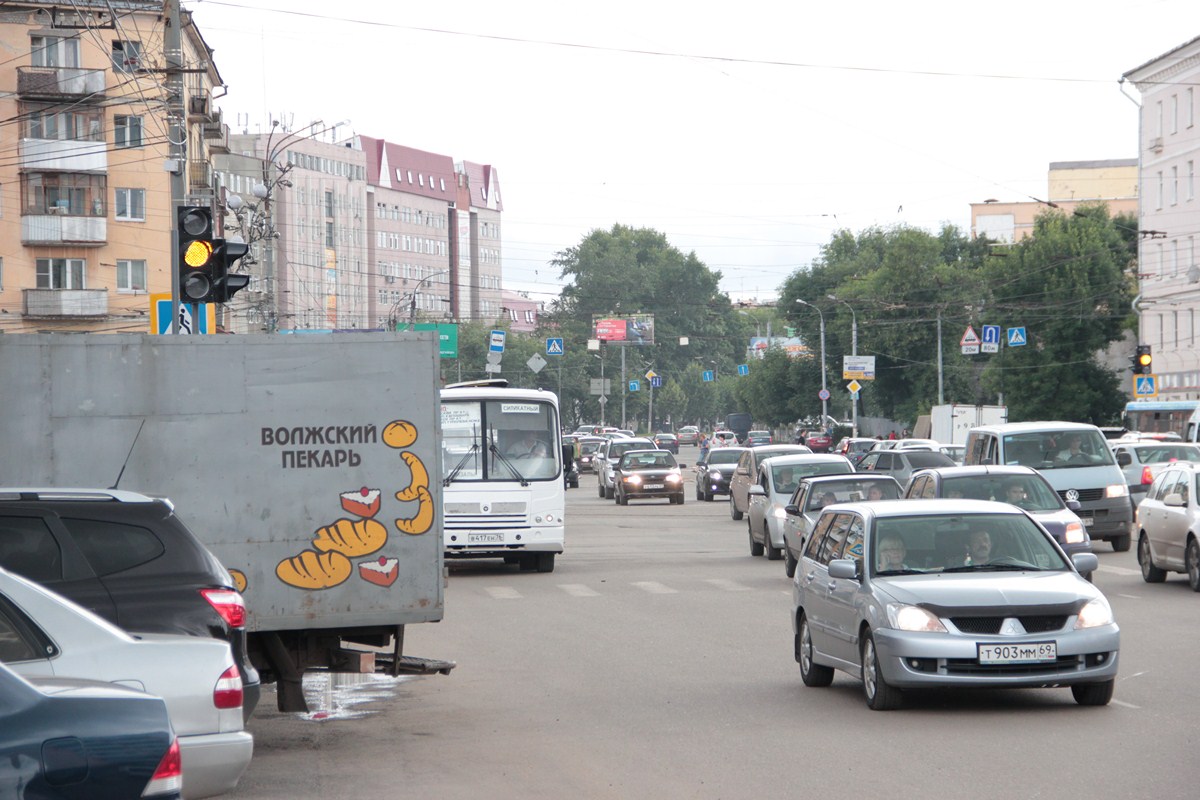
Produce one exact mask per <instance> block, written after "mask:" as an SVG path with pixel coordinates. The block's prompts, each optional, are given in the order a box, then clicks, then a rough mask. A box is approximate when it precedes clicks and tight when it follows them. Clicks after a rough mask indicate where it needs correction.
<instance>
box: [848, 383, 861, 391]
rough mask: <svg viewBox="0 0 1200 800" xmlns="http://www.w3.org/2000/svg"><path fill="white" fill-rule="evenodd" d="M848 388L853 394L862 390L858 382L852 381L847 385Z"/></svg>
mask: <svg viewBox="0 0 1200 800" xmlns="http://www.w3.org/2000/svg"><path fill="white" fill-rule="evenodd" d="M846 388H847V389H849V390H850V391H852V392H857V391H858V390H860V389H862V384H861V383H859V382H858V381H850V382H849V383H848V384H846Z"/></svg>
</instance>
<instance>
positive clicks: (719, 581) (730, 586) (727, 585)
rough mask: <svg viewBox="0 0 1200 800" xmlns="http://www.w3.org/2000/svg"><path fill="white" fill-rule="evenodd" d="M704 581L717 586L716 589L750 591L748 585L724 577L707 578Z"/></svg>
mask: <svg viewBox="0 0 1200 800" xmlns="http://www.w3.org/2000/svg"><path fill="white" fill-rule="evenodd" d="M704 582H705V583H711V584H712V585H713V586H715V587H717V588H718V589H724V590H725V591H727V592H748V591H750V587H749V586H743V585H742V584H740V583H738V582H737V581H731V580H728V579H726V578H708V579H706V580H705V581H704Z"/></svg>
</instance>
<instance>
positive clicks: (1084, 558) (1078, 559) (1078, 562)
mask: <svg viewBox="0 0 1200 800" xmlns="http://www.w3.org/2000/svg"><path fill="white" fill-rule="evenodd" d="M1071 563H1072V564H1074V565H1075V569H1076V570H1077V571H1078V572H1079V574H1080V575H1087V574H1088V573H1089V572H1095V571H1096V570H1098V569H1100V559H1099V558H1098V557H1097V556H1096V554H1095V553H1076V554H1075V555H1073V556H1071Z"/></svg>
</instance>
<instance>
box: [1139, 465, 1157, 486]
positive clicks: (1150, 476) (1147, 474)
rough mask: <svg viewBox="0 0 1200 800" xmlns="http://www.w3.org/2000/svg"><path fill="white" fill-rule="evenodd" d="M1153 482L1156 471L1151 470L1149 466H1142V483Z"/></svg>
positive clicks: (1146, 484) (1148, 483)
mask: <svg viewBox="0 0 1200 800" xmlns="http://www.w3.org/2000/svg"><path fill="white" fill-rule="evenodd" d="M1152 483H1154V473H1153V472H1151V471H1150V468H1149V467H1142V485H1143V486H1149V485H1150V484H1152Z"/></svg>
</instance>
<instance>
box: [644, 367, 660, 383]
mask: <svg viewBox="0 0 1200 800" xmlns="http://www.w3.org/2000/svg"><path fill="white" fill-rule="evenodd" d="M657 377H658V373H657V372H655V371H654V370H652V369H648V370H646V380H648V381H652V380H654V379H655V378H657Z"/></svg>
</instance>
